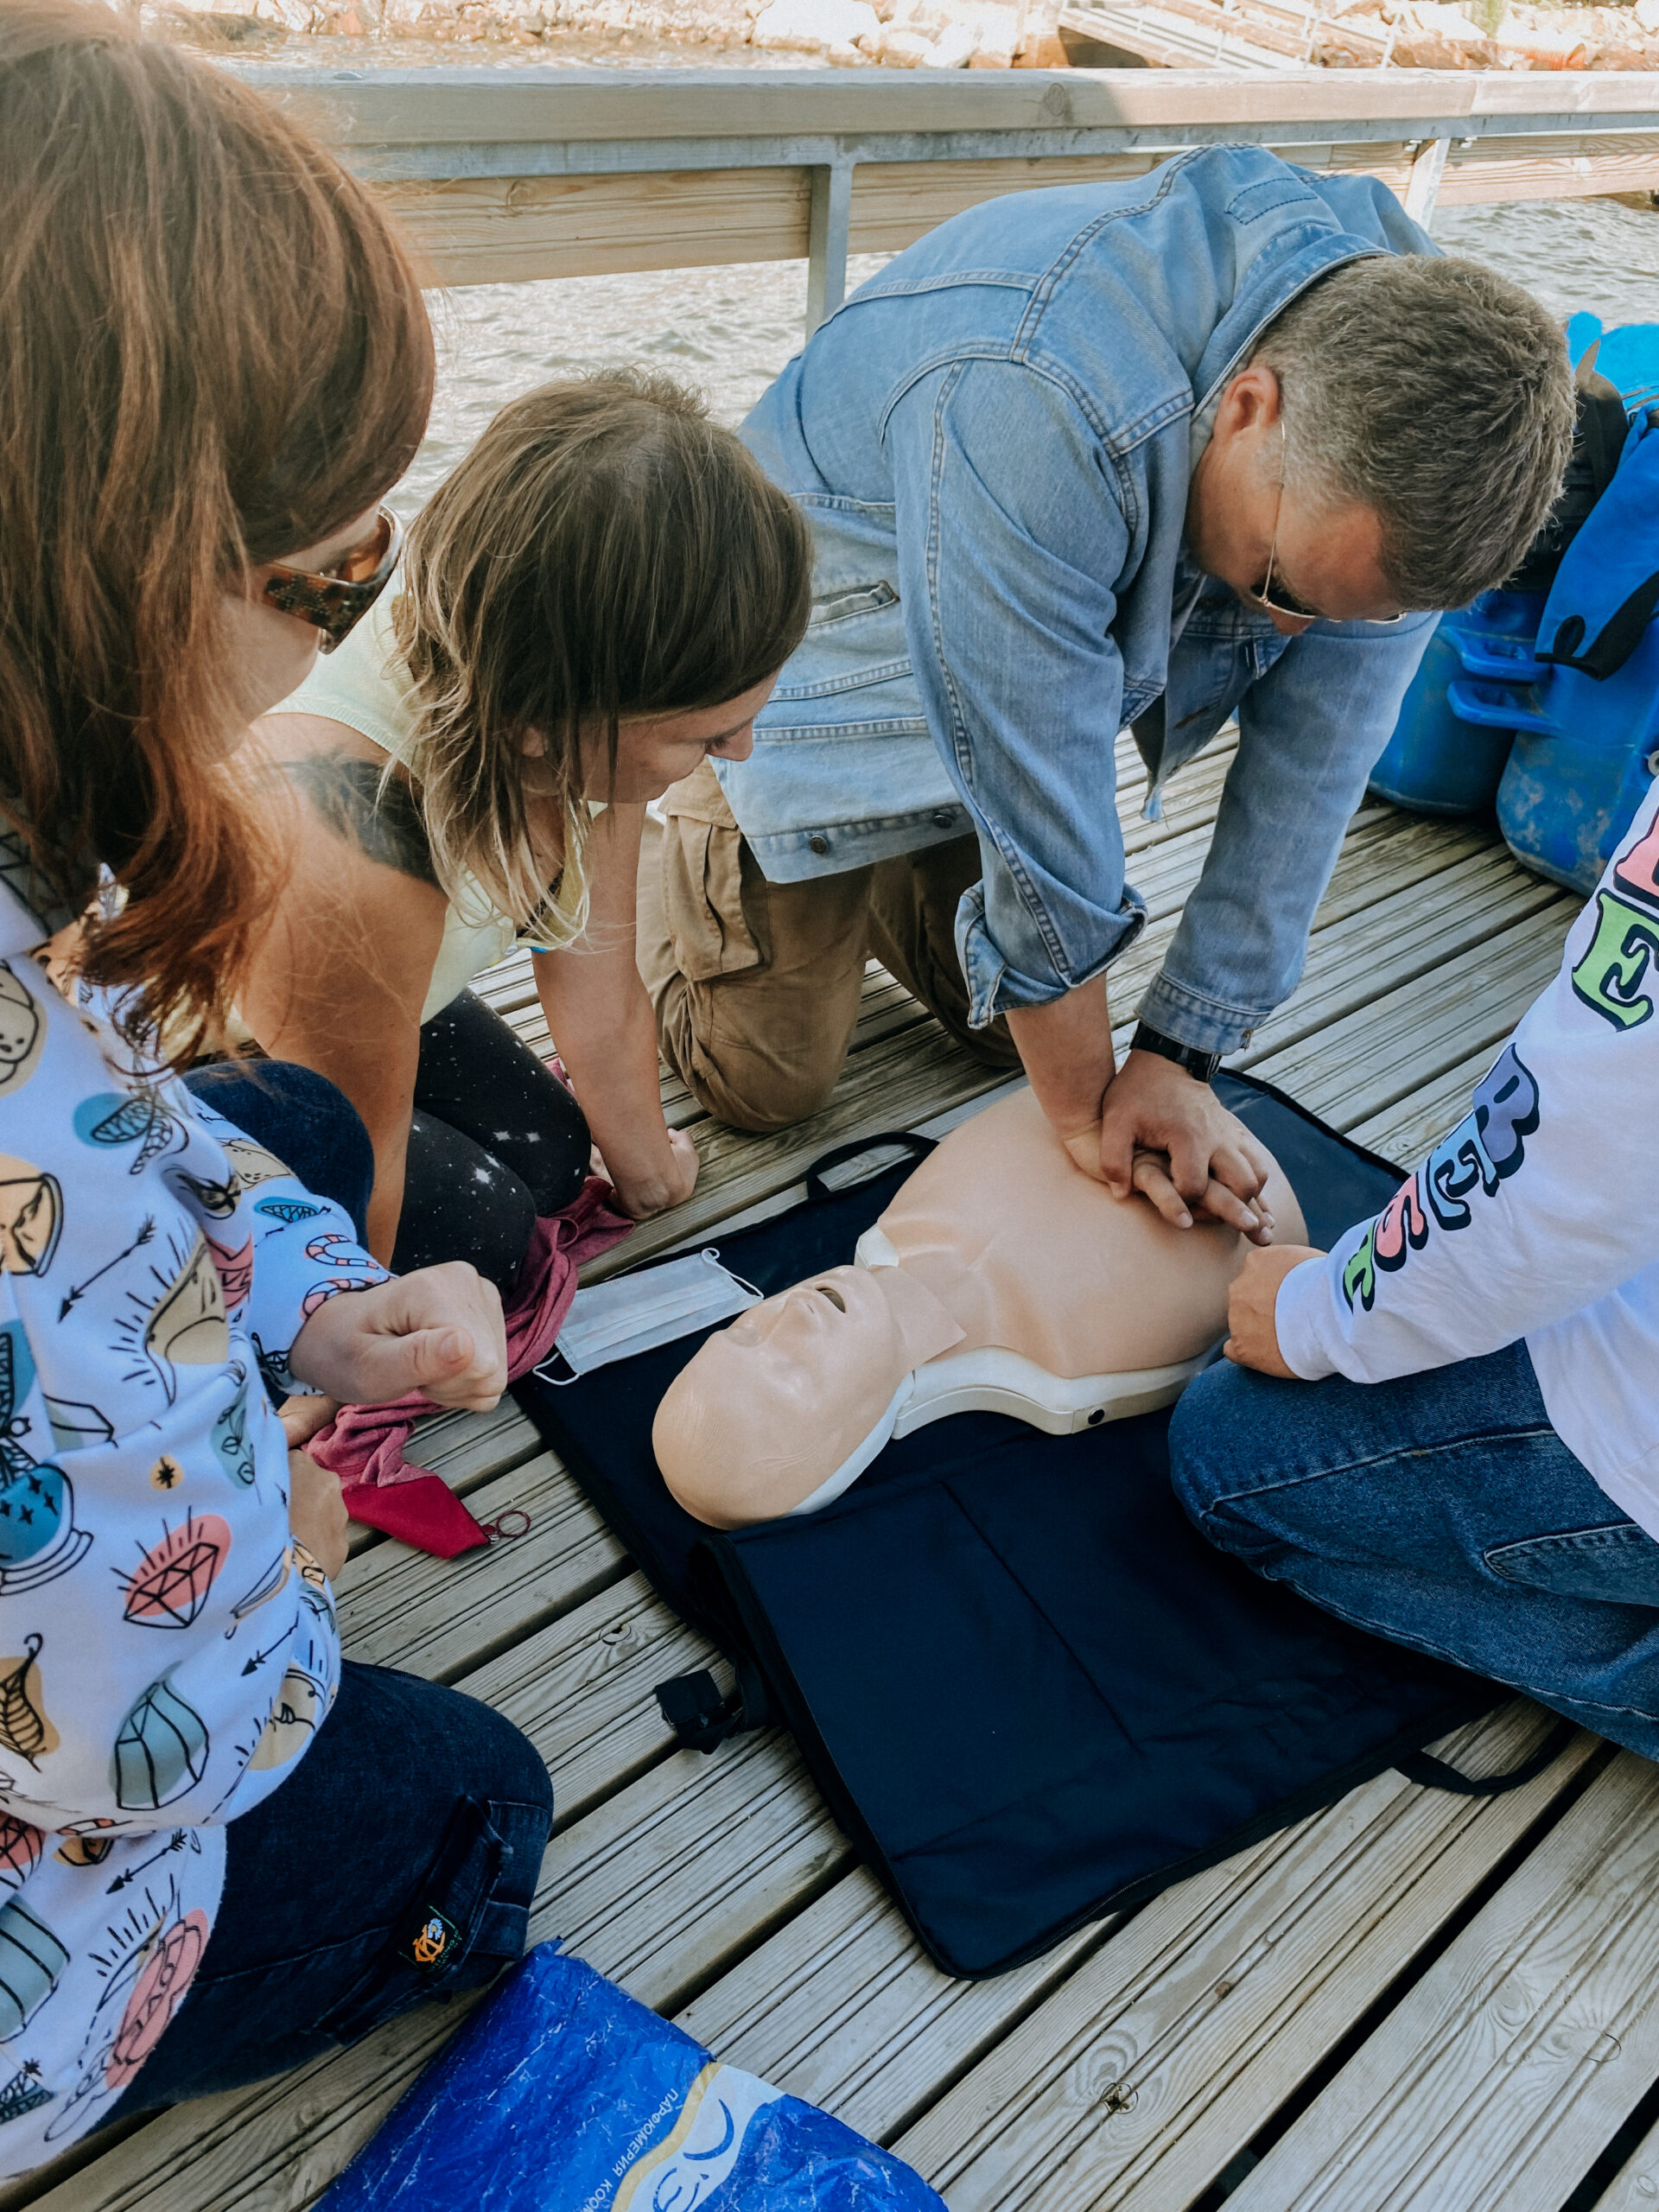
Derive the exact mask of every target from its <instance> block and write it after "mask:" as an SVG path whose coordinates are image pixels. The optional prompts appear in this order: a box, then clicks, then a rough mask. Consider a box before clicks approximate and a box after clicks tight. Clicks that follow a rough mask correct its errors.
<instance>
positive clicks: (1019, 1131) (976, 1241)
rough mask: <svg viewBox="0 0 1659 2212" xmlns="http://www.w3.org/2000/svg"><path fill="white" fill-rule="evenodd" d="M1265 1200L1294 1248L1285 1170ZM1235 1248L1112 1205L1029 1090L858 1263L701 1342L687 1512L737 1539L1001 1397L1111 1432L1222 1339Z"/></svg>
mask: <svg viewBox="0 0 1659 2212" xmlns="http://www.w3.org/2000/svg"><path fill="white" fill-rule="evenodd" d="M1266 1195H1267V1197H1268V1202H1269V1203H1270V1205H1271V1206H1272V1209H1273V1211H1274V1217H1275V1219H1276V1220H1277V1222H1278V1224H1279V1225H1280V1232H1281V1234H1282V1235H1283V1236H1286V1237H1287V1239H1289V1240H1290V1241H1291V1242H1293V1243H1294V1242H1297V1241H1300V1238H1301V1236H1303V1234H1304V1233H1305V1232H1304V1230H1303V1225H1302V1220H1301V1214H1300V1209H1299V1207H1298V1206H1297V1204H1296V1198H1295V1194H1294V1192H1293V1191H1292V1190H1291V1188H1290V1186H1289V1185H1288V1183H1287V1182H1286V1181H1285V1179H1284V1178H1283V1176H1282V1175H1281V1173H1280V1172H1279V1171H1278V1170H1277V1169H1276V1168H1275V1169H1274V1173H1273V1174H1272V1175H1271V1176H1270V1178H1269V1179H1268V1185H1267V1192H1266ZM1243 1249H1244V1248H1243V1239H1242V1238H1240V1237H1239V1236H1237V1235H1236V1232H1235V1231H1233V1230H1230V1229H1227V1228H1224V1226H1223V1225H1222V1224H1219V1223H1216V1222H1211V1223H1207V1224H1199V1225H1198V1227H1196V1228H1193V1229H1188V1230H1179V1229H1175V1228H1173V1227H1172V1226H1171V1224H1169V1223H1167V1222H1166V1221H1164V1220H1163V1219H1162V1218H1161V1217H1160V1216H1159V1215H1158V1213H1157V1212H1156V1211H1154V1209H1153V1207H1151V1206H1150V1205H1147V1202H1146V1201H1145V1199H1143V1198H1131V1199H1128V1200H1127V1201H1120V1200H1118V1199H1116V1198H1113V1196H1112V1195H1111V1193H1110V1192H1109V1191H1108V1190H1107V1189H1106V1187H1105V1185H1103V1184H1101V1183H1097V1182H1095V1181H1092V1180H1090V1178H1089V1177H1088V1176H1086V1175H1084V1174H1083V1173H1080V1172H1079V1171H1078V1169H1077V1167H1076V1166H1074V1165H1073V1164H1072V1162H1071V1159H1070V1158H1069V1156H1068V1154H1067V1153H1066V1150H1065V1146H1064V1145H1063V1144H1062V1143H1061V1141H1060V1140H1059V1138H1058V1136H1057V1135H1055V1133H1054V1130H1053V1128H1052V1126H1051V1124H1050V1123H1049V1122H1048V1121H1047V1119H1046V1116H1044V1114H1043V1111H1042V1109H1041V1107H1040V1106H1039V1104H1038V1103H1037V1100H1036V1098H1035V1097H1034V1096H1033V1093H1032V1092H1031V1091H1030V1090H1020V1091H1018V1092H1016V1093H1014V1094H1013V1095H1012V1096H1008V1097H1006V1098H1003V1099H1000V1100H999V1101H998V1102H997V1103H995V1105H993V1106H991V1107H988V1108H987V1109H985V1110H984V1111H983V1112H982V1113H980V1114H976V1115H975V1116H972V1117H971V1118H970V1119H969V1120H968V1121H967V1122H963V1124H962V1125H961V1126H960V1127H959V1128H956V1129H953V1130H952V1131H951V1132H950V1135H949V1136H948V1137H946V1138H945V1140H944V1142H943V1143H942V1144H941V1145H940V1146H939V1147H938V1150H937V1151H936V1152H934V1153H933V1154H931V1156H930V1157H929V1158H928V1159H927V1160H924V1161H923V1162H922V1164H921V1165H920V1166H918V1168H917V1169H916V1170H915V1171H914V1173H912V1174H911V1175H910V1176H909V1177H908V1179H906V1182H905V1183H904V1184H903V1185H901V1186H900V1188H899V1191H898V1192H897V1193H896V1194H895V1195H894V1197H893V1200H892V1202H891V1204H890V1205H888V1206H887V1210H886V1211H885V1212H884V1213H883V1214H882V1216H881V1217H880V1221H879V1222H878V1223H877V1224H875V1226H874V1229H872V1230H869V1231H868V1232H867V1234H866V1236H864V1237H863V1238H862V1239H861V1242H860V1245H859V1258H860V1262H861V1264H860V1265H859V1266H857V1267H851V1268H848V1267H841V1268H831V1269H829V1271H828V1272H826V1273H820V1274H815V1275H810V1276H809V1277H808V1278H807V1279H806V1280H805V1281H804V1282H801V1283H798V1284H796V1285H795V1286H794V1287H793V1288H792V1289H790V1290H787V1291H785V1292H783V1293H781V1294H779V1295H778V1296H776V1297H772V1298H769V1299H766V1300H764V1301H763V1302H762V1303H761V1304H760V1305H759V1306H752V1307H751V1308H750V1309H749V1311H748V1312H747V1313H745V1314H743V1315H742V1316H741V1318H740V1319H738V1320H736V1321H734V1323H733V1324H732V1325H731V1326H730V1327H729V1328H728V1329H726V1330H724V1331H722V1332H719V1333H717V1334H715V1335H714V1336H712V1337H710V1338H709V1339H708V1340H707V1342H706V1343H705V1344H703V1345H702V1348H701V1349H700V1350H699V1351H697V1352H696V1355H695V1356H694V1357H692V1358H691V1360H690V1361H689V1362H688V1363H687V1365H686V1366H685V1368H684V1369H683V1370H682V1371H681V1373H680V1375H679V1376H677V1379H676V1381H675V1382H674V1383H673V1384H672V1385H671V1387H670V1389H669V1390H668V1391H667V1392H666V1394H665V1395H664V1399H663V1402H662V1404H661V1406H660V1407H659V1408H658V1414H657V1420H656V1424H655V1427H654V1428H653V1430H652V1446H653V1449H654V1450H655V1452H656V1455H657V1462H658V1466H659V1467H660V1468H661V1470H662V1472H663V1476H664V1480H665V1481H666V1482H667V1484H668V1486H669V1488H670V1490H671V1491H672V1492H673V1494H674V1496H675V1497H677V1499H678V1500H679V1502H680V1503H681V1504H682V1505H683V1506H684V1507H685V1508H686V1510H687V1511H688V1512H690V1513H693V1514H695V1515H696V1517H697V1518H698V1519H699V1520H701V1521H705V1522H709V1523H711V1524H712V1525H714V1526H715V1527H735V1526H739V1525H741V1524H742V1523H743V1522H749V1521H756V1520H766V1519H770V1518H772V1516H775V1515H778V1514H780V1513H789V1512H794V1511H797V1510H801V1508H802V1507H803V1505H804V1504H806V1503H808V1502H809V1501H813V1500H816V1501H817V1503H827V1502H828V1499H829V1497H832V1496H834V1495H836V1494H837V1491H838V1488H839V1487H841V1486H844V1484H845V1483H846V1482H849V1481H850V1480H852V1479H853V1478H854V1477H855V1475H856V1474H857V1473H859V1472H861V1471H862V1468H863V1467H864V1466H865V1465H868V1461H869V1459H873V1458H874V1455H875V1452H877V1451H879V1449H880V1446H881V1445H882V1444H883V1443H884V1442H885V1441H886V1440H887V1434H888V1433H889V1430H890V1428H891V1426H892V1421H891V1416H893V1415H894V1414H897V1416H898V1418H899V1421H900V1424H901V1433H903V1431H904V1429H905V1428H907V1427H910V1426H913V1425H915V1424H916V1423H918V1421H922V1420H927V1419H933V1418H936V1417H937V1416H938V1413H940V1412H944V1411H949V1410H953V1409H956V1408H957V1406H964V1407H965V1406H967V1405H971V1404H976V1403H977V1404H981V1405H984V1404H990V1403H995V1404H997V1405H1000V1406H1001V1407H1002V1408H1004V1409H1005V1410H1007V1411H1010V1412H1014V1413H1015V1414H1019V1415H1020V1417H1022V1418H1026V1419H1030V1420H1033V1421H1039V1422H1041V1424H1042V1425H1043V1426H1045V1427H1055V1426H1056V1425H1057V1421H1056V1419H1055V1418H1054V1417H1055V1416H1058V1415H1059V1414H1061V1413H1062V1411H1063V1408H1065V1406H1068V1405H1069V1406H1072V1407H1074V1408H1077V1409H1081V1408H1090V1407H1096V1408H1100V1409H1101V1410H1100V1411H1098V1412H1096V1414H1095V1415H1094V1418H1096V1419H1099V1418H1103V1417H1115V1416H1109V1415H1108V1414H1106V1412H1105V1408H1107V1407H1108V1405H1116V1407H1118V1408H1119V1409H1120V1410H1129V1409H1132V1407H1131V1404H1130V1400H1131V1399H1132V1398H1135V1402H1137V1403H1139V1404H1140V1405H1147V1404H1162V1403H1166V1402H1168V1398H1169V1397H1170V1396H1171V1395H1173V1393H1174V1391H1175V1389H1178V1388H1179V1383H1180V1380H1181V1376H1182V1372H1183V1370H1190V1367H1191V1366H1192V1364H1195V1363H1199V1362H1201V1361H1202V1359H1203V1358H1204V1357H1205V1356H1206V1355H1207V1354H1208V1353H1209V1351H1211V1348H1212V1347H1213V1346H1214V1345H1215V1344H1217V1342H1218V1341H1219V1338H1220V1337H1221V1335H1222V1333H1223V1332H1224V1325H1225V1320H1226V1312H1227V1293H1228V1287H1229V1285H1230V1282H1231V1280H1232V1278H1233V1276H1234V1274H1236V1272H1237V1269H1238V1267H1239V1265H1240V1263H1241V1261H1242V1258H1243ZM918 1370H925V1371H922V1372H918ZM912 1375H914V1377H915V1380H914V1383H913V1385H912V1382H911V1378H912ZM1131 1383H1133V1384H1134V1385H1135V1389H1134V1390H1130V1389H1128V1387H1127V1386H1128V1385H1130V1384H1131ZM1097 1384H1098V1385H1099V1386H1100V1387H1099V1388H1098V1389H1096V1385H1097ZM1083 1386H1087V1387H1086V1389H1084V1387H1083ZM1147 1389H1152V1390H1153V1392H1154V1395H1150V1396H1148V1395H1147ZM964 1390H966V1391H967V1392H968V1393H969V1395H968V1396H967V1397H966V1398H963V1396H962V1395H961V1393H962V1392H963V1391H964ZM988 1390H990V1391H992V1392H993V1393H994V1395H985V1393H986V1392H987V1391H988ZM1136 1392H1138V1393H1139V1395H1138V1397H1136V1395H1135V1394H1136ZM901 1393H902V1394H903V1395H899V1394H901ZM947 1401H950V1402H947ZM1074 1418H1075V1414H1065V1418H1064V1420H1061V1421H1059V1423H1058V1425H1060V1426H1065V1425H1067V1424H1068V1423H1069V1422H1071V1421H1072V1420H1073V1419H1074ZM820 1493H823V1495H822V1496H820V1495H819V1494H820Z"/></svg>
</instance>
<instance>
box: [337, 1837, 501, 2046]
mask: <svg viewBox="0 0 1659 2212" xmlns="http://www.w3.org/2000/svg"><path fill="white" fill-rule="evenodd" d="M503 1809H504V1810H505V1812H506V1813H507V1814H508V1815H509V1818H508V1821H507V1823H506V1824H507V1825H508V1826H511V1825H512V1821H511V1814H512V1811H514V1810H515V1809H517V1808H503ZM497 1810H498V1808H495V1807H493V1806H491V1805H488V1804H486V1803H485V1802H483V1801H481V1800H480V1799H478V1798H475V1797H467V1798H463V1799H462V1801H461V1803H460V1804H458V1805H457V1806H456V1808H455V1810H454V1815H453V1817H452V1818H451V1820H450V1822H449V1827H448V1833H447V1834H446V1835H445V1837H444V1840H443V1845H442V1848H441V1849H440V1851H439V1853H438V1855H437V1857H436V1859H435V1860H434V1861H433V1863H432V1866H431V1868H430V1870H429V1872H428V1873H427V1875H426V1878H425V1879H424V1880H423V1882H422V1883H421V1884H420V1885H418V1886H417V1887H412V1888H411V1890H410V1898H409V1903H408V1904H407V1906H406V1907H405V1909H404V1912H403V1914H402V1916H400V1918H399V1919H398V1920H397V1922H396V1923H395V1924H394V1925H393V1927H392V1929H391V1935H390V1936H389V1937H388V1938H387V1941H386V1942H385V1944H384V1945H383V1946H382V1947H381V1948H380V1949H379V1950H378V1952H377V1954H376V1955H375V1957H374V1959H373V1960H372V1962H371V1964H370V1965H369V1966H368V1967H367V1968H366V1969H365V1972H364V1973H363V1974H360V1975H359V1978H358V1979H357V1980H356V1981H354V1982H353V1983H352V1984H351V1986H349V1987H348V1988H347V1989H346V1991H345V1993H344V1994H343V1995H341V1996H340V1997H339V1998H337V1999H335V2001H334V2004H333V2005H330V2007H329V2009H328V2011H327V2012H326V2013H325V2014H324V2015H323V2017H322V2018H321V2019H320V2020H319V2021H318V2022H317V2028H318V2030H319V2031H321V2033H322V2034H325V2035H328V2036H332V2037H334V2039H335V2040H336V2041H337V2042H339V2043H342V2044H351V2043H355V2042H356V2041H357V2040H358V2038H359V2037H360V2036H365V2035H367V2034H368V2032H369V2031H370V2030H371V2029H372V2028H378V2026H379V2025H380V2024H382V2022H383V2021H385V2020H390V2019H394V2018H396V2017H397V2014H398V2013H400V2012H409V2011H410V2009H411V2008H412V2007H413V2006H415V2005H423V2004H425V2003H426V2002H427V2000H428V1999H429V1998H434V1997H447V1996H453V1995H454V1993H456V1992H457V1991H459V1990H462V1989H472V1988H475V1987H477V1986H478V1985H479V1983H480V1981H486V1980H489V1979H490V1978H491V1977H492V1976H493V1974H494V1973H495V1971H496V1970H497V1968H498V1967H500V1966H501V1965H502V1963H503V1962H504V1961H505V1960H506V1959H508V1958H512V1957H517V1956H518V1952H519V1951H520V1950H521V1949H522V1948H523V1944H524V1928H525V1926H527V1920H526V1916H525V1915H524V1912H523V1910H505V1911H504V1910H503V1909H502V1908H501V1907H500V1906H499V1904H497V1900H496V1891H497V1887H498V1885H499V1882H500V1880H501V1878H502V1876H503V1874H504V1872H505V1871H506V1869H507V1868H508V1867H509V1866H511V1865H512V1859H513V1856H514V1847H513V1845H512V1842H511V1841H510V1840H509V1839H508V1837H507V1836H506V1835H505V1834H503V1833H502V1830H501V1827H498V1826H497V1824H496V1821H494V1820H493V1818H492V1815H493V1813H495V1812H496V1811H497ZM532 1878H533V1877H532ZM514 1929H516V1930H517V1933H518V1941H517V1942H516V1944H515V1943H513V1942H512V1932H513V1930H514ZM504 1934H505V1942H504V1941H503V1937H504ZM486 1945H487V1955H486Z"/></svg>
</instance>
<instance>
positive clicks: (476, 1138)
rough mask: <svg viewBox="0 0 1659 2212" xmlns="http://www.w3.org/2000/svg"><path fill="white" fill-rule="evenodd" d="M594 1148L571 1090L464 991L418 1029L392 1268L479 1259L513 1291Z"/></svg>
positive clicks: (566, 1202)
mask: <svg viewBox="0 0 1659 2212" xmlns="http://www.w3.org/2000/svg"><path fill="white" fill-rule="evenodd" d="M589 1142H590V1140H589V1138H588V1124H587V1123H586V1122H584V1121H583V1119H582V1109H581V1108H580V1107H579V1106H578V1105H577V1104H576V1102H575V1099H574V1098H573V1097H572V1096H570V1094H569V1091H568V1090H566V1089H565V1087H564V1085H563V1084H562V1083H560V1082H559V1080H558V1079H557V1077H556V1076H554V1075H552V1074H551V1073H550V1071H549V1070H548V1069H547V1068H546V1067H544V1066H543V1064H542V1062H541V1061H540V1060H539V1059H537V1057H536V1055H535V1053H534V1052H531V1049H530V1047H529V1046H527V1045H525V1044H524V1043H523V1042H521V1040H520V1039H518V1037H516V1036H515V1035H514V1034H513V1033H512V1030H511V1029H510V1028H509V1027H508V1026H507V1024H506V1023H505V1021H503V1020H502V1019H501V1017H500V1015H499V1014H494V1013H492V1011H491V1010H490V1008H489V1007H487V1006H486V1005H485V1003H484V1001H482V999H480V998H478V997H476V996H475V995H474V994H473V993H472V992H471V991H463V992H462V993H461V995H460V997H459V998H456V999H452V1000H451V1001H450V1002H449V1004H448V1006H447V1007H443V1008H442V1010H441V1011H440V1012H439V1013H437V1014H434V1015H433V1016H432V1018H431V1020H429V1021H426V1022H423V1024H422V1025H421V1059H420V1067H419V1071H418V1072H417V1073H416V1078H415V1111H414V1114H413V1115H412V1116H411V1117H410V1128H409V1164H408V1167H407V1170H406V1172H405V1174H404V1211H403V1216H402V1218H401V1220H400V1221H399V1223H398V1226H397V1248H396V1249H395V1250H394V1252H393V1254H392V1260H391V1263H392V1265H393V1267H394V1268H397V1271H398V1273H399V1274H407V1273H408V1272H410V1270H411V1269H412V1268H429V1267H433V1266H435V1264H436V1263H437V1262H439V1261H441V1260H470V1261H471V1262H472V1263H473V1265H474V1267H475V1268H477V1269H478V1271H479V1273H480V1274H481V1275H487V1276H488V1277H489V1279H490V1281H492V1282H493V1283H495V1284H497V1285H498V1286H499V1287H500V1288H501V1289H502V1290H504V1291H506V1290H510V1289H511V1288H512V1283H513V1281H514V1278H515V1277H516V1276H517V1274H518V1269H519V1268H520V1266H521V1265H522V1264H523V1262H524V1253H525V1250H526V1249H527V1248H528V1246H529V1243H530V1236H531V1230H532V1229H533V1227H534V1226H535V1222H536V1217H537V1214H548V1213H557V1212H558V1211H559V1210H560V1208H561V1207H563V1206H567V1205H569V1203H570V1201H571V1199H572V1198H575V1195H576V1193H577V1192H578V1191H579V1190H581V1188H582V1179H583V1177H584V1176H585V1175H586V1174H587V1173H588V1149H589Z"/></svg>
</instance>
